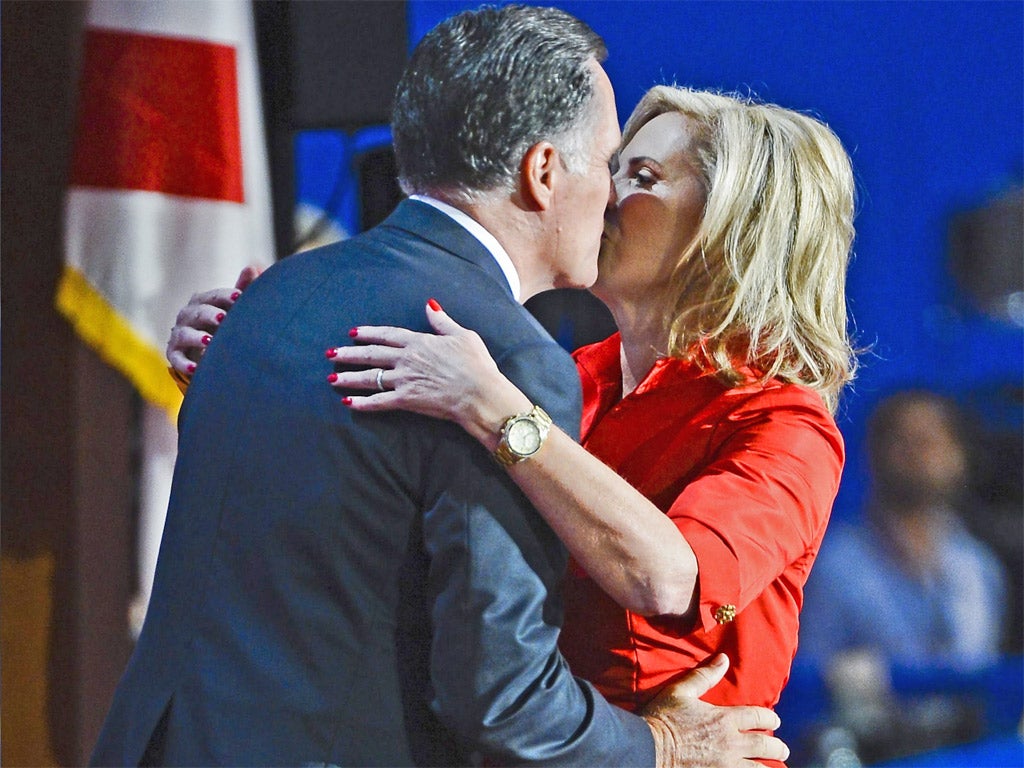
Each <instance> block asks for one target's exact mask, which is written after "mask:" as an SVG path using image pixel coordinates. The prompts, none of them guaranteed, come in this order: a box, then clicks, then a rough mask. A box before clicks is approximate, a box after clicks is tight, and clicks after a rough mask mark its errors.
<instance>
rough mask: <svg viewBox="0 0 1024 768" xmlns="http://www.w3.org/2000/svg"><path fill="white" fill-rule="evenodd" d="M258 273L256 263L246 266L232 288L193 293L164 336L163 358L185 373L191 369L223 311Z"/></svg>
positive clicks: (224, 311) (223, 313) (229, 307)
mask: <svg viewBox="0 0 1024 768" xmlns="http://www.w3.org/2000/svg"><path fill="white" fill-rule="evenodd" d="M259 276H260V270H259V269H258V268H257V267H253V266H248V267H246V268H245V269H243V270H242V271H241V273H240V274H239V275H238V279H237V280H236V281H235V287H234V288H218V289H216V290H213V291H207V292H206V293H196V294H194V295H193V296H192V298H191V299H190V300H189V302H188V304H186V305H185V306H184V307H182V308H181V310H180V311H179V312H178V317H177V319H176V320H175V321H174V327H173V328H172V329H171V337H170V338H169V339H168V340H167V362H169V363H170V364H171V367H172V368H173V369H174V370H176V371H177V372H178V373H180V374H182V375H183V376H185V377H189V376H191V375H192V374H193V373H195V370H196V364H197V363H198V362H199V360H200V358H201V357H202V356H203V353H204V352H206V347H207V345H208V344H209V343H210V340H211V339H212V338H213V334H215V333H216V332H217V328H219V327H220V324H221V321H222V320H223V319H224V316H225V315H226V314H227V312H228V311H229V310H230V309H231V308H232V307H233V306H234V305H235V302H236V301H237V300H238V297H239V296H241V295H242V291H244V290H245V289H246V288H248V287H249V286H250V285H251V284H252V281H253V280H255V279H256V278H257V277H259Z"/></svg>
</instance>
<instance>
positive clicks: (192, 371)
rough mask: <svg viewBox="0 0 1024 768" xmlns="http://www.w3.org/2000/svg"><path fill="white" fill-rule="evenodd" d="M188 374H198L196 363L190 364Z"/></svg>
mask: <svg viewBox="0 0 1024 768" xmlns="http://www.w3.org/2000/svg"><path fill="white" fill-rule="evenodd" d="M188 372H189V373H195V372H196V364H195V363H189V364H188Z"/></svg>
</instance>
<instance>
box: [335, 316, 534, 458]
mask: <svg viewBox="0 0 1024 768" xmlns="http://www.w3.org/2000/svg"><path fill="white" fill-rule="evenodd" d="M427 321H428V322H429V323H430V325H431V327H432V328H433V329H434V330H435V331H437V334H436V335H434V334H429V333H418V332H416V331H410V330H407V329H405V328H395V327H393V326H365V325H364V326H358V327H356V328H353V329H352V330H351V331H350V332H349V335H350V336H352V338H354V339H355V341H356V344H355V345H354V346H342V347H338V348H336V349H330V350H328V351H327V357H328V358H329V359H331V360H333V361H334V362H336V363H340V364H342V365H346V366H359V367H361V368H363V370H358V371H342V372H339V373H334V374H331V376H329V377H328V381H330V382H331V384H332V385H333V386H335V387H337V388H338V389H343V390H357V391H368V392H369V394H366V395H357V396H347V397H345V398H344V399H343V402H344V403H345V404H346V405H347V406H348V407H350V408H352V409H353V410H356V411H391V410H404V411H413V412H415V413H420V414H423V415H425V416H433V417H435V418H440V419H446V420H448V421H454V422H456V423H458V424H459V425H461V426H462V427H463V428H464V429H465V430H466V431H468V432H469V433H470V434H471V435H473V436H474V437H476V438H477V439H478V440H480V441H481V442H483V443H484V444H485V445H487V446H488V447H489V448H491V449H493V448H494V447H495V446H496V445H497V441H498V428H499V427H500V426H501V424H502V423H503V422H504V420H505V419H506V418H507V417H508V416H511V415H512V414H514V413H518V412H520V411H523V410H528V409H529V408H530V407H531V404H530V401H529V399H528V398H527V397H526V395H524V394H523V393H522V392H520V391H519V389H518V388H517V387H516V386H515V385H514V384H512V382H510V381H509V380H508V379H506V378H505V376H504V375H502V373H501V372H500V371H499V370H498V366H497V365H495V363H494V360H493V359H492V358H491V356H490V353H489V352H488V351H487V347H486V346H484V343H483V341H482V340H481V339H480V336H479V335H477V334H476V333H475V332H474V331H471V330H469V329H467V328H463V327H462V326H461V325H459V324H458V323H456V322H455V321H454V320H452V319H451V318H450V317H449V316H448V315H447V314H446V313H445V311H444V310H443V309H441V306H440V305H439V304H438V303H437V302H436V301H434V300H433V299H431V300H430V301H429V302H428V303H427Z"/></svg>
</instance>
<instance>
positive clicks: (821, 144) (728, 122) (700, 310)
mask: <svg viewBox="0 0 1024 768" xmlns="http://www.w3.org/2000/svg"><path fill="white" fill-rule="evenodd" d="M666 112H676V113H679V114H682V115H683V116H685V117H687V118H688V119H690V120H691V121H692V123H693V129H694V130H693V134H694V140H693V146H692V147H691V152H692V157H693V159H694V161H695V162H696V165H697V167H698V168H699V170H700V172H701V174H702V175H703V177H704V184H705V190H706V192H707V202H706V205H705V210H704V216H703V221H702V222H701V225H700V228H699V230H698V232H697V235H696V236H695V238H694V240H693V242H692V243H691V244H690V246H689V247H688V248H687V249H686V250H685V252H684V253H682V254H680V259H679V261H678V264H677V266H676V268H675V270H674V273H673V275H672V278H671V285H670V289H671V290H670V295H671V296H672V297H673V298H672V300H671V304H670V307H669V310H668V317H667V318H666V322H667V324H668V328H669V349H668V353H669V354H670V355H672V356H673V357H686V356H690V355H693V354H694V350H695V349H699V350H700V351H701V352H703V357H704V358H705V359H706V360H707V361H708V362H710V364H711V365H712V366H713V368H714V370H715V372H716V373H717V374H718V375H719V377H720V378H722V379H723V380H724V381H725V382H727V383H728V384H729V385H731V386H735V385H737V384H739V383H741V382H743V381H745V380H746V377H745V376H744V375H743V374H742V373H741V372H740V371H739V370H738V368H739V367H742V366H749V367H750V368H753V369H754V370H755V371H756V372H757V373H758V374H759V375H760V376H761V378H762V380H767V379H769V378H777V379H780V380H782V381H787V382H793V383H798V384H802V385H804V386H806V387H809V388H810V389H813V390H814V391H816V392H817V393H818V394H819V395H820V396H821V398H822V399H823V400H824V401H825V403H826V405H827V406H828V407H829V409H830V410H832V411H833V412H834V411H835V409H836V406H837V404H838V399H839V394H840V392H841V390H842V388H843V386H844V385H845V384H846V383H847V382H848V381H850V380H852V379H853V376H854V373H855V371H856V366H857V361H856V354H855V352H854V350H853V348H852V346H851V343H850V338H849V334H848V332H847V328H846V322H847V317H846V290H845V285H846V268H847V264H848V261H849V256H850V248H851V246H852V243H853V234H854V230H853V216H854V181H853V170H852V168H851V165H850V159H849V157H848V156H847V154H846V152H845V150H844V149H843V146H842V144H841V143H840V141H839V139H838V138H837V137H836V135H835V134H834V133H833V132H832V131H831V130H830V129H829V128H828V127H827V126H826V125H824V124H823V123H821V122H819V121H817V120H815V119H813V118H811V117H808V116H806V115H802V114H800V113H798V112H794V111H792V110H788V109H783V108H782V107H778V106H775V105H773V104H762V103H756V102H754V101H753V100H750V99H744V98H740V97H734V96H727V95H723V94H718V93H711V92H706V91H693V90H689V89H686V88H679V87H675V86H656V87H654V88H652V89H651V90H650V91H648V92H647V94H645V96H644V97H643V99H641V101H640V103H639V104H638V105H637V107H636V109H635V110H633V114H632V115H631V116H630V118H629V120H628V121H627V123H626V127H625V129H624V132H623V134H624V135H623V143H626V142H628V141H629V140H630V139H631V138H632V137H633V136H634V135H635V134H636V132H637V131H638V130H639V129H640V128H641V127H642V126H643V125H644V124H645V123H647V122H648V121H649V120H651V119H652V118H654V117H656V116H658V115H660V114H664V113H666Z"/></svg>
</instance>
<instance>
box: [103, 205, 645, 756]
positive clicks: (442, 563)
mask: <svg viewBox="0 0 1024 768" xmlns="http://www.w3.org/2000/svg"><path fill="white" fill-rule="evenodd" d="M429 297H436V298H437V299H438V300H439V301H440V302H441V303H442V304H443V305H444V307H445V309H446V310H447V311H448V312H449V313H450V314H451V315H452V317H453V318H455V319H456V320H457V321H459V322H461V323H463V324H464V325H467V326H469V327H471V328H473V329H475V330H476V331H478V332H479V333H480V335H481V336H482V337H483V339H484V341H485V342H486V343H487V345H488V347H489V348H490V350H491V352H492V354H493V355H494V357H495V359H496V360H497V362H498V364H499V366H500V367H501V369H502V370H503V371H504V372H505V373H506V375H508V376H509V377H510V378H511V379H512V380H513V381H515V382H516V383H517V384H518V385H519V386H520V387H521V388H522V389H523V390H524V391H525V392H526V393H527V394H528V395H529V396H530V397H531V398H532V399H533V400H534V402H537V403H539V404H540V405H542V406H543V407H544V408H545V409H547V410H548V412H549V413H550V414H551V415H552V417H553V418H554V419H555V421H556V422H557V423H559V424H560V425H561V426H562V427H563V428H565V429H566V430H567V431H568V432H570V434H576V433H577V431H578V423H579V408H580V403H579V384H578V379H577V377H576V373H575V369H574V367H573V365H572V363H571V361H570V359H569V357H568V356H567V355H565V354H564V353H563V352H562V351H561V350H560V349H559V348H558V347H557V345H556V344H555V343H554V342H553V341H552V340H551V338H550V337H549V336H548V335H547V334H546V333H545V332H544V331H543V329H541V328H540V326H539V325H538V324H537V323H536V322H535V321H534V320H533V319H532V318H531V317H530V316H529V314H528V313H527V312H526V311H525V310H524V309H523V308H522V307H521V306H520V305H519V304H518V303H517V302H516V301H515V300H514V298H513V297H512V295H511V291H510V290H509V289H508V286H507V283H506V282H505V280H504V278H503V276H502V274H501V271H500V269H499V268H498V266H497V264H496V263H495V261H494V259H493V258H492V257H491V256H490V254H488V253H487V251H486V250H485V249H484V248H483V246H482V245H481V244H480V243H479V242H478V241H477V240H476V239H475V238H473V237H472V236H471V235H469V233H468V232H466V231H465V230H464V229H463V228H462V227H460V226H459V225H457V224H456V223H455V222H454V221H452V220H451V219H449V218H448V217H447V216H445V215H444V214H442V213H440V212H439V211H437V210H435V209H433V208H432V207H430V206H428V205H426V204H424V203H420V202H416V201H406V202H404V203H402V204H401V205H400V206H399V208H398V209H397V210H396V211H395V213H394V214H392V216H391V217H390V218H389V219H388V220H387V221H385V222H384V223H383V224H381V225H380V226H378V227H376V228H375V229H373V230H371V231H370V232H368V233H365V234H363V235H360V236H359V237H356V238H353V239H351V240H347V241H344V242H342V243H338V244H335V245H330V246H327V247H324V248H321V249H318V250H316V251H311V252H308V253H305V254H300V255H296V256H292V257H290V258H288V259H286V260H284V261H282V262H279V263H278V264H276V265H275V266H274V267H272V268H271V269H269V270H268V271H267V272H266V273H265V274H264V275H263V276H261V277H260V279H259V280H257V281H256V282H255V283H254V284H253V285H252V287H250V288H249V289H248V290H247V291H246V292H245V294H244V295H243V296H242V297H241V299H240V300H239V301H238V303H237V305H236V306H235V307H234V308H233V309H232V311H231V312H230V313H229V315H228V317H227V318H226V319H225V321H224V323H223V325H222V327H221V328H220V330H219V331H218V333H217V335H216V338H215V339H214V340H213V343H212V344H211V345H210V347H209V349H208V351H207V353H206V356H205V358H204V360H203V364H202V365H201V366H200V368H199V371H198V372H197V374H196V376H195V378H194V380H193V382H192V386H191V388H190V390H189V393H188V396H187V397H186V399H185V403H184V405H183V408H182V412H181V416H180V421H179V449H180V450H179V456H178V464H177V467H176V470H175V477H174V486H173V489H172V493H171V502H170V507H169V510H168V516H167V523H166V528H165V531H164V538H163V542H162V545H161V550H160V557H159V562H158V565H157V573H156V580H155V584H154V590H153V597H152V601H151V604H150V608H149V614H148V616H147V618H146V622H145V626H144V628H143V631H142V635H141V637H140V638H139V642H138V646H137V648H136V649H135V653H134V654H133V656H132V659H131V661H130V663H129V666H128V669H127V671H126V672H125V675H124V677H123V679H122V681H121V683H120V685H119V687H118V690H117V693H116V695H115V697H114V701H113V705H112V707H111V710H110V713H109V715H108V717H107V721H106V723H105V725H104V728H103V732H102V734H101V736H100V739H99V742H98V744H97V746H96V749H95V752H94V754H93V757H92V761H93V763H95V764H100V765H122V764H132V765H135V764H138V763H139V762H140V760H143V759H144V760H147V761H154V762H163V763H166V764H177V765H212V764H243V765H264V764H289V765H302V764H324V763H327V764H336V765H389V766H397V765H409V764H420V765H428V764H466V763H467V762H469V761H470V760H473V759H475V756H476V754H477V753H479V754H481V755H483V757H484V758H485V759H488V760H490V761H492V762H495V761H496V762H508V763H516V764H521V763H538V764H577V765H598V764H609V765H644V764H653V761H654V755H653V741H652V739H651V736H650V732H649V730H648V728H647V726H646V724H645V723H644V722H643V721H642V720H641V719H639V718H637V717H635V716H633V715H628V714H626V713H625V712H622V711H621V710H618V709H616V708H615V707H612V706H611V705H609V704H608V703H607V702H606V701H605V700H604V699H603V698H602V697H601V696H600V695H599V694H598V693H597V692H596V691H595V690H594V689H593V688H592V687H591V686H590V685H589V684H588V683H585V682H583V681H580V680H577V679H575V678H573V676H572V674H571V673H570V671H569V669H568V668H567V666H566V663H565V661H564V660H563V659H562V657H561V655H560V654H559V652H558V650H557V647H556V643H557V638H558V631H559V626H560V623H561V606H560V603H559V598H558V585H559V583H560V580H561V578H562V575H563V571H564V568H565V565H566V554H565V551H564V549H563V547H562V546H561V544H560V543H559V542H558V540H557V539H556V538H555V536H554V535H553V533H552V532H551V530H550V529H549V528H548V527H547V525H546V524H545V523H544V522H543V521H542V520H541V518H540V517H539V516H538V515H537V514H536V512H535V511H534V510H533V509H532V508H531V507H530V506H529V504H528V503H527V501H526V500H525V498H524V497H523V496H522V494H521V493H520V492H519V491H518V489H517V488H516V487H515V486H514V484H512V483H511V481H509V479H508V477H507V475H506V474H505V473H504V472H503V470H501V469H500V468H499V467H498V466H497V465H496V464H495V462H493V461H492V459H491V458H490V457H489V456H488V455H487V452H486V451H485V450H484V449H483V448H482V447H481V446H480V445H479V444H477V443H476V442H475V441H474V440H472V439H471V438H470V437H468V436H467V435H466V434H464V433H463V432H462V430H461V429H459V428H458V427H457V426H455V425H453V424H448V423H443V422H440V421H437V420H433V419H427V418H425V417H421V416H417V415H414V414H406V413H392V414H357V413H354V412H352V411H350V410H348V409H347V408H346V407H345V406H344V405H342V404H341V402H340V395H339V394H338V393H337V392H336V391H334V390H333V389H332V388H331V387H330V386H329V385H328V384H327V382H326V377H327V375H328V374H329V373H330V372H331V370H332V365H331V363H330V361H328V360H327V359H326V358H325V356H324V350H325V349H326V348H327V347H328V346H330V345H332V344H337V343H341V342H342V341H348V340H349V337H348V331H349V329H350V328H351V327H353V326H355V325H361V324H368V325H377V324H398V325H404V326H408V327H412V328H417V329H420V330H426V329H427V328H426V321H425V316H424V305H425V303H426V300H427V299H428V298H429ZM318 360H319V361H320V362H319V363H318V362H317V361H318ZM147 749H148V752H147Z"/></svg>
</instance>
